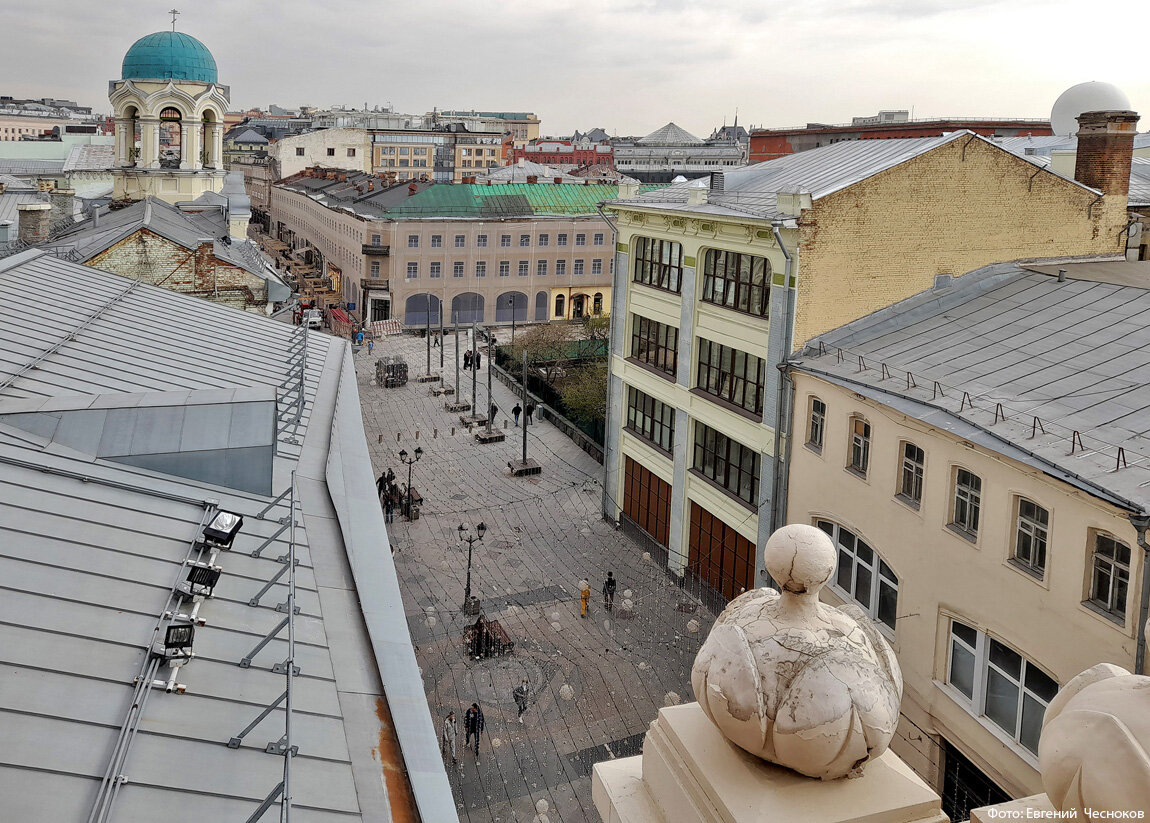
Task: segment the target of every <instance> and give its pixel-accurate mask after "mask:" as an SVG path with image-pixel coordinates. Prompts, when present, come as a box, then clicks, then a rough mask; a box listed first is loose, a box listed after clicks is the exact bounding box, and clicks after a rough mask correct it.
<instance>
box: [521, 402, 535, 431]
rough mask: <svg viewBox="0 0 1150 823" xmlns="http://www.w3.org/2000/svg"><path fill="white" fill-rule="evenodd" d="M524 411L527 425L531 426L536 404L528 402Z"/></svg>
mask: <svg viewBox="0 0 1150 823" xmlns="http://www.w3.org/2000/svg"><path fill="white" fill-rule="evenodd" d="M523 413H524V415H525V416H526V420H527V425H528V426H530V425H531V415H533V414H535V404H534V403H528V404H527V408H526V409H524V410H523Z"/></svg>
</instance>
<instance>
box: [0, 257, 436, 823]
mask: <svg viewBox="0 0 1150 823" xmlns="http://www.w3.org/2000/svg"><path fill="white" fill-rule="evenodd" d="M0 288H2V289H3V290H4V293H5V294H6V295H7V296H9V298H10V299H11V300H13V301H17V302H19V303H21V304H25V305H36V306H38V307H39V309H40V310H41V311H43V312H45V313H46V315H47V316H51V317H52V318H53V319H52V322H51V323H46V324H42V323H38V324H35V325H23V324H18V323H5V324H2V325H0V415H2V414H3V413H4V412H5V411H9V412H11V413H16V414H19V413H38V414H42V415H51V414H54V413H57V412H61V410H69V409H71V410H79V409H84V410H88V411H98V410H106V411H109V412H111V411H114V410H116V409H119V408H130V409H144V408H156V409H163V408H172V407H177V406H178V407H179V408H182V409H184V410H185V413H186V410H189V409H192V408H200V409H211V408H214V407H219V406H221V405H227V404H231V403H245V404H246V403H252V402H257V403H258V402H262V399H264V398H268V397H274V396H277V395H278V396H280V398H281V399H280V403H281V404H282V403H285V401H286V397H284V390H283V389H282V388H280V387H281V384H282V383H284V381H285V376H287V375H288V372H289V369H290V368H291V367H292V365H293V363H295V362H296V355H294V354H293V342H294V341H295V336H296V335H299V334H300V332H299V331H298V330H297V329H296V327H293V326H290V325H287V324H283V323H279V322H277V321H274V320H270V319H267V318H262V317H259V316H256V315H253V314H251V313H247V312H242V311H238V310H235V309H230V308H227V307H224V306H219V305H216V304H213V303H210V302H207V301H203V300H199V299H196V298H192V297H188V296H185V295H181V294H178V293H175V292H169V291H165V290H163V289H159V288H154V287H150V286H147V285H142V284H137V283H134V282H133V281H130V280H127V279H125V278H121V277H118V276H116V275H112V274H109V273H106V272H101V271H98V270H94V269H90V268H86V267H83V266H79V265H75V264H71V263H67V262H64V261H61V260H59V259H57V258H54V257H51V256H47V255H43V254H41V253H39V252H35V251H32V252H24V253H21V254H19V255H15V256H13V257H10V258H7V259H6V260H4V261H0ZM308 352H309V356H308V361H307V365H306V368H305V371H304V375H305V386H306V395H305V396H306V401H307V402H306V406H305V408H304V412H303V415H302V417H301V419H300V425H299V427H298V428H297V429H295V430H294V431H281V432H279V434H278V442H277V444H276V445H277V448H276V455H275V458H274V466H273V477H274V483H273V490H274V491H276V492H278V491H280V490H284V489H286V488H288V487H289V484H290V481H291V477H292V473H293V472H298V473H300V474H301V475H303V476H304V477H306V478H307V479H306V480H300V481H297V489H298V492H299V499H300V507H301V508H300V511H301V514H302V516H300V517H298V521H299V522H298V525H297V526H296V527H295V534H296V538H297V556H298V557H299V559H300V561H301V563H300V565H299V566H298V569H297V588H298V601H297V602H298V604H299V606H300V607H301V612H300V614H299V615H298V617H296V618H295V625H296V658H295V661H296V664H297V665H299V666H300V667H301V673H300V676H298V677H296V678H295V679H294V681H293V682H294V692H293V695H294V696H293V700H294V709H295V711H294V713H293V737H292V744H293V745H296V746H298V747H299V752H298V755H297V756H296V757H294V758H292V761H291V762H292V795H293V809H294V818H293V819H296V820H299V821H319V822H321V823H336V821H349V820H350V821H355V820H365V821H367V820H370V821H377V820H389V819H391V814H390V811H389V806H388V797H387V791H386V788H385V787H384V784H383V781H382V775H381V773H380V764H379V762H378V761H377V760H376V758H377V757H378V753H376V752H374V751H373V747H377V746H378V743H379V732H380V721H379V720H378V719H377V717H376V715H375V710H376V703H377V702H379V701H385V700H386V701H387V702H388V703H389V704H391V706H392V714H393V716H394V718H395V723H394V725H395V731H396V733H397V735H398V737H399V742H400V748H401V750H402V752H403V756H404V758H405V761H406V762H407V766H408V768H409V774H410V780H411V783H412V788H413V791H414V793H415V796H416V800H417V803H418V804H419V814H420V816H421V819H423V820H426V821H431V820H435V821H448V822H450V821H455V820H457V817H456V813H455V811H454V802H453V800H452V796H451V791H450V787H449V785H448V783H447V778H446V775H445V773H444V771H443V768H442V763H441V761H440V760H439V758H438V753H437V738H436V734H435V731H434V728H433V726H432V722H431V718H430V715H429V713H428V709H427V705H426V702H423V701H421V700H417V699H416V694H417V693H418V696H419V697H421V696H422V694H421V690H422V687H421V684H420V677H419V673H418V669H417V667H416V666H415V657H414V652H413V650H412V648H411V645H410V640H409V635H408V632H407V627H406V621H405V619H404V617H403V612H404V609H403V606H402V601H401V598H400V595H399V592H398V588H397V586H396V584H395V573H394V568H393V567H392V566H391V552H390V549H389V545H388V541H387V534H386V529H385V526H384V523H383V517H382V514H381V513H380V510H379V506H378V501H377V500H376V501H368V502H369V503H371V505H369V504H367V503H365V502H364V500H362V499H361V498H362V497H363V496H364V494H365V493H366V494H367V496H368V497H370V496H371V495H370V493H371V491H373V490H374V486H373V484H372V482H371V481H372V478H371V469H370V464H369V463H368V460H367V451H366V444H365V442H364V435H363V430H362V424H361V423H360V421H359V398H358V390H357V387H356V384H355V380H354V377H352V378H350V379H349V378H348V377H347V373H348V370H349V369H350V352H349V351H348V350H347V347H346V343H344V342H343V341H340V340H338V339H336V338H331V337H328V336H326V335H323V334H319V333H314V334H308ZM341 375H342V377H341ZM287 383H288V384H289V385H295V384H294V383H293V382H292V381H290V380H289V381H287ZM63 416H64V415H60V417H61V418H62V417H63ZM193 428H195V427H193ZM56 434H57V432H56V431H55V430H54V431H53V432H52V433H51V434H50V435H49V436H45V435H44V434H38V433H36V432H34V431H30V430H28V428H19V427H15V426H11V425H8V424H6V423H5V422H4V421H3V419H2V418H0V587H3V595H2V596H0V659H2V660H3V662H4V668H5V676H4V677H3V678H0V727H2V728H3V729H4V731H5V745H4V746H3V747H0V796H2V797H3V798H4V800H5V812H4V814H5V817H6V818H7V817H11V819H13V820H84V819H86V818H87V814H88V811H89V810H90V808H91V805H92V802H93V800H94V798H95V797H96V793H97V790H98V788H99V786H100V783H101V775H103V774H104V770H105V767H106V765H107V764H108V762H109V754H110V752H111V751H112V749H113V744H114V742H115V740H116V737H117V734H118V731H119V729H120V726H121V723H122V722H123V721H124V720H125V717H126V716H127V712H128V708H129V705H130V703H131V698H132V693H133V678H134V677H135V676H136V674H137V672H138V671H139V670H140V664H141V661H142V660H143V659H144V658H145V657H146V656H147V654H148V648H149V647H150V644H151V641H152V637H153V629H154V627H155V625H156V623H157V618H158V616H159V614H160V611H161V610H162V609H163V608H165V604H166V603H167V597H168V592H169V590H170V587H171V586H172V584H173V582H174V581H175V580H177V579H182V577H183V575H184V574H186V571H185V569H184V567H183V565H182V564H183V560H184V558H185V556H186V554H187V551H188V546H189V544H190V542H191V541H192V540H193V539H194V538H195V537H196V536H197V535H198V534H199V531H200V523H201V522H202V518H203V516H204V510H205V504H206V501H209V500H215V501H218V502H219V505H220V506H221V507H222V508H224V509H226V510H230V511H235V512H238V513H242V514H243V515H244V518H245V522H244V525H243V528H242V530H241V532H240V535H239V537H237V539H236V543H235V545H234V546H233V549H232V551H230V552H224V553H221V554H220V556H219V558H218V560H217V563H218V565H219V566H221V567H222V568H223V575H222V577H221V579H220V582H219V584H218V586H217V587H216V592H215V597H214V598H212V599H209V600H206V601H204V602H203V603H202V608H201V610H200V612H199V616H200V617H201V618H203V619H204V620H205V621H206V624H205V625H203V626H201V627H199V628H198V629H197V630H196V636H195V651H196V655H197V657H196V659H195V660H193V661H192V662H191V663H190V664H189V665H188V666H186V667H185V668H182V669H180V671H179V682H180V683H184V684H186V686H187V693H186V694H182V695H177V694H167V693H165V692H164V691H163V690H162V689H159V690H156V689H153V690H152V691H151V692H149V695H150V697H149V702H148V703H147V706H146V710H145V711H144V713H143V715H142V717H141V721H140V728H139V732H138V734H136V736H135V737H134V738H133V741H132V744H131V747H130V748H129V751H128V758H127V760H126V762H125V764H124V766H123V768H122V770H121V773H122V774H124V776H125V778H126V781H125V782H124V783H123V784H122V785H121V786H120V790H119V794H118V799H117V801H116V805H115V807H114V812H113V814H112V815H111V816H110V819H111V820H114V821H117V822H118V823H119V822H121V821H127V822H134V821H141V823H142V821H149V822H150V821H154V820H156V819H157V814H159V815H161V816H162V817H163V819H165V820H170V821H173V823H184V822H185V821H186V822H187V823H192V821H202V820H244V819H247V817H248V816H249V815H250V814H251V813H252V812H253V811H254V810H255V809H256V807H257V806H258V805H259V803H260V802H261V801H262V800H263V799H264V798H265V796H267V794H268V793H269V792H270V791H271V789H272V788H273V787H274V786H275V785H276V784H277V782H278V781H279V780H280V779H282V770H283V763H284V761H283V758H282V757H278V756H275V755H273V754H268V753H266V752H265V745H266V744H268V742H269V741H273V742H274V741H277V740H279V738H280V736H281V735H282V734H283V729H284V712H283V707H282V706H280V708H278V709H275V710H274V711H273V712H272V713H271V715H270V716H268V717H267V718H266V719H265V720H263V721H262V722H261V723H260V724H259V725H257V726H255V728H254V729H253V730H252V731H251V732H250V734H248V735H247V736H246V738H244V739H243V741H242V743H241V744H240V746H239V747H238V748H235V749H233V748H229V747H228V746H227V745H226V744H227V742H228V740H229V739H230V738H232V737H235V736H237V735H238V734H239V732H240V731H241V730H242V729H244V728H245V726H247V725H248V724H249V723H251V722H252V721H253V720H255V719H256V718H257V716H258V715H259V713H260V712H261V711H262V710H263V708H264V707H265V706H268V705H270V704H272V703H273V701H275V699H276V696H277V695H278V694H279V693H280V692H281V691H282V690H283V688H284V680H285V676H284V674H277V673H274V672H272V671H271V666H272V664H273V663H276V662H277V661H282V660H284V658H285V656H286V643H285V639H284V636H283V635H282V634H279V635H274V636H273V639H272V640H271V642H270V644H269V645H268V646H267V647H265V648H263V649H262V650H260V651H259V652H256V653H254V654H253V653H252V650H253V647H255V646H256V644H257V643H258V642H259V641H260V639H261V638H262V637H264V636H265V635H267V634H268V633H269V632H271V630H272V629H274V628H275V627H276V626H277V624H279V623H280V621H282V620H283V619H284V617H285V615H284V614H283V613H282V612H279V611H277V610H276V604H277V603H280V602H284V601H285V599H286V589H285V586H284V585H283V582H284V581H283V579H281V580H280V582H271V588H270V590H269V591H267V592H266V594H264V595H263V596H262V598H261V600H260V602H259V605H256V606H252V605H249V600H251V599H252V598H253V597H255V596H256V595H257V593H258V592H259V591H260V589H261V588H263V587H264V586H265V584H267V583H268V582H269V581H272V578H273V575H274V574H276V572H277V571H278V570H280V569H282V568H283V563H282V562H281V560H279V559H277V558H279V556H280V555H284V554H285V553H286V552H287V538H288V534H289V533H290V532H286V533H285V531H284V529H283V528H282V527H281V518H285V520H286V521H287V522H290V518H288V517H287V513H288V509H287V506H286V503H285V502H282V501H281V502H280V503H274V501H273V500H272V497H271V495H261V494H254V493H250V492H241V491H236V490H234V489H229V488H225V487H221V486H217V485H211V484H209V483H205V482H201V481H195V480H190V479H187V478H182V477H176V476H172V475H170V474H166V473H164V472H162V471H156V470H153V469H148V468H141V467H139V466H132V465H124V464H121V463H117V462H113V461H111V460H106V459H103V458H101V457H99V456H98V455H93V454H92V453H89V452H87V451H84V450H81V449H77V448H74V447H73V446H76V445H82V443H81V442H80V441H77V440H75V439H70V440H69V441H68V442H69V443H71V445H68V444H67V443H65V442H62V440H61V438H59V437H57V436H56ZM142 434H143V436H145V437H146V438H147V439H149V441H151V440H156V442H155V443H151V442H150V444H149V446H150V447H153V446H156V445H159V441H161V440H162V439H163V438H164V436H165V430H164V429H163V427H154V426H153V427H149V429H148V431H147V432H143V433H142ZM167 434H168V436H172V437H174V436H177V435H178V436H179V437H180V438H183V437H184V436H185V435H189V430H188V429H187V426H186V425H185V426H183V427H181V428H180V429H178V430H172V431H170V432H168V433H167ZM211 435H212V432H210V431H208V430H207V429H205V428H203V427H199V428H195V431H193V432H191V436H194V437H196V438H208V437H210V436H211ZM293 435H294V436H293ZM65 439H67V438H65ZM201 442H202V441H201ZM330 461H334V464H335V465H331V464H330ZM365 476H366V479H365ZM356 486H362V487H364V488H354V487H356ZM365 489H366V492H365ZM333 500H334V502H335V505H334V506H333ZM269 504H272V505H269ZM253 553H254V555H253ZM255 555H258V556H255ZM342 568H350V572H351V575H352V576H353V577H354V581H355V582H354V584H353V583H352V582H351V581H350V580H349V579H347V578H346V573H345V572H342V571H340V569H342ZM324 581H326V582H324ZM356 587H358V588H359V591H358V593H357V591H356ZM357 594H358V598H360V599H362V600H363V603H364V606H363V612H362V620H361V618H360V615H358V614H355V613H354V612H355V610H356V606H355V604H356V602H357ZM381 600H385V601H386V602H385V603H381V602H380V601H381ZM349 611H350V612H351V616H350V617H349V614H348V612H349ZM364 623H366V625H367V630H366V631H365V629H364V628H363V624H364ZM349 632H350V634H349ZM363 649H368V650H370V651H369V654H370V655H371V657H370V658H368V659H364V655H363V653H362V650H363ZM244 656H250V657H252V663H251V666H250V667H247V668H243V667H241V666H239V665H238V662H239V661H240V659H241V658H243V657H244ZM377 666H382V667H384V668H385V669H386V670H385V671H377V669H376V667H377ZM164 671H165V670H164V669H161V672H164ZM377 676H378V677H379V680H381V681H382V682H383V683H384V685H385V689H386V691H385V692H383V693H381V692H380V691H379V686H378V681H376V677H377ZM405 684H406V685H405ZM392 688H394V689H395V698H394V701H393V699H392V695H391V689H392ZM413 690H414V691H413ZM385 695H386V696H385ZM401 717H402V719H401ZM432 755H434V762H433V758H432ZM158 810H162V811H158ZM277 812H278V810H276V809H272V810H270V811H269V812H268V814H269V815H274V814H277ZM265 819H269V820H270V819H272V818H271V817H266V818H265Z"/></svg>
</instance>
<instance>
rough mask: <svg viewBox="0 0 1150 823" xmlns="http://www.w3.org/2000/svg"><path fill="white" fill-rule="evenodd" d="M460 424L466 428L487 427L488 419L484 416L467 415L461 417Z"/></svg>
mask: <svg viewBox="0 0 1150 823" xmlns="http://www.w3.org/2000/svg"><path fill="white" fill-rule="evenodd" d="M459 422H460V423H462V424H463V425H464V426H486V425H487V418H486V417H485V416H483V415H482V414H465V415H461V416H460V418H459Z"/></svg>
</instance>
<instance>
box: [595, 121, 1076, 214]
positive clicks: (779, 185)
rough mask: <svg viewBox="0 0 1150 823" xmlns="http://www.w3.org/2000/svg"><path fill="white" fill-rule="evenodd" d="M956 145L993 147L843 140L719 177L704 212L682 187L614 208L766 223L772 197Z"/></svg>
mask: <svg viewBox="0 0 1150 823" xmlns="http://www.w3.org/2000/svg"><path fill="white" fill-rule="evenodd" d="M960 139H961V140H969V139H974V140H981V141H983V142H985V143H989V144H990V145H995V144H994V143H993V142H991V141H989V140H987V139H986V138H985V137H982V136H980V135H977V134H974V133H973V132H971V131H958V132H952V133H950V134H944V135H942V136H940V137H914V138H902V139H897V140H846V141H843V142H841V143H834V144H832V145H829V146H823V147H821V148H817V149H811V150H809V151H803V152H798V153H796V154H788V155H785V156H783V157H779V158H776V159H774V160H768V161H766V162H764V163H756V164H754V165H752V166H747V167H746V168H741V169H736V170H733V171H724V172H723V173H722V174H723V187H722V191H717V190H716V191H711V192H709V195H708V201H709V202H708V203H707V205H706V206H704V207H699V206H687V205H686V203H687V189H686V186H682V188H675V187H674V186H672V187H670V189H664V190H662V191H660V192H658V193H655V194H644V195H640V196H639V197H638V198H634V199H632V200H629V201H615V202H618V203H624V202H627V203H631V204H633V205H635V206H641V207H648V206H649V207H652V208H662V209H669V208H673V209H675V210H680V211H690V212H691V213H711V214H726V215H729V216H747V215H749V216H753V217H758V218H761V219H770V218H773V217H776V216H777V215H778V211H777V208H776V197H777V195H778V194H779V193H780V192H787V193H800V192H801V193H806V194H810V196H811V198H812V199H813V200H817V199H819V198H821V197H826V196H827V195H830V194H834V193H835V192H837V191H841V190H842V189H845V188H847V187H849V186H853V185H855V184H856V183H860V182H862V181H863V180H866V179H867V178H868V177H873V176H874V175H876V174H878V173H880V172H883V171H886V170H887V169H891V168H894V167H895V166H898V165H900V164H902V163H906V162H908V161H910V160H913V159H915V158H916V157H920V156H921V155H923V154H926V153H927V152H930V151H933V150H934V149H937V148H938V147H940V146H944V145H946V144H947V143H950V142H952V141H955V140H960ZM616 154H617V155H618V152H616ZM1020 156H1021V155H1020ZM1023 159H1025V160H1029V159H1030V158H1028V157H1023ZM1078 185H1081V184H1078ZM673 195H677V196H678V200H677V202H674V201H672V200H671V199H670V198H671V197H672V196H673Z"/></svg>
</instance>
